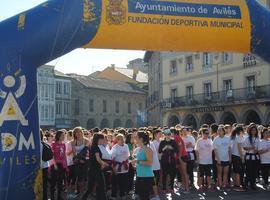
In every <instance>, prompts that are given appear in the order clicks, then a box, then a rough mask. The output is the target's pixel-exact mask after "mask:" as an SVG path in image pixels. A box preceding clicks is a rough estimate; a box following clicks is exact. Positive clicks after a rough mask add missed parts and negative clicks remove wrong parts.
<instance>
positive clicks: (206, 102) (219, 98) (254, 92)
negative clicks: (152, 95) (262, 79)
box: [160, 85, 270, 108]
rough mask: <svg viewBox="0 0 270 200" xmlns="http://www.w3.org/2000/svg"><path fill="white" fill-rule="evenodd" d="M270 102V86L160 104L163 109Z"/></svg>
mask: <svg viewBox="0 0 270 200" xmlns="http://www.w3.org/2000/svg"><path fill="white" fill-rule="evenodd" d="M258 100H261V101H264V100H269V101H270V85H265V86H258V87H252V88H242V89H234V90H227V91H219V92H212V93H209V94H207V95H205V94H196V95H193V96H192V97H191V96H189V97H187V96H182V97H176V98H168V99H164V100H163V101H162V102H161V103H160V107H161V108H177V107H193V106H210V105H220V104H235V103H244V102H250V101H258Z"/></svg>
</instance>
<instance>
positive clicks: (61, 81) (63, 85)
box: [55, 70, 72, 129]
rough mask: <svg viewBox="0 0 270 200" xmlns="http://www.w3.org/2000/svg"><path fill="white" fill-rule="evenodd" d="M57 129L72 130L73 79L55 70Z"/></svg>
mask: <svg viewBox="0 0 270 200" xmlns="http://www.w3.org/2000/svg"><path fill="white" fill-rule="evenodd" d="M55 128H57V129H61V128H65V129H70V128H72V120H71V79H70V77H69V76H67V75H65V74H63V73H61V72H58V71H56V70H55Z"/></svg>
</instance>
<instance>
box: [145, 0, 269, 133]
mask: <svg viewBox="0 0 270 200" xmlns="http://www.w3.org/2000/svg"><path fill="white" fill-rule="evenodd" d="M259 2H261V3H262V4H263V5H266V7H267V8H269V5H270V1H269V0H259ZM145 62H147V63H148V64H149V85H148V87H149V92H148V98H147V112H148V120H149V121H148V122H149V124H150V125H157V124H158V125H169V126H171V125H175V124H177V123H182V124H184V125H190V126H193V127H194V128H198V127H199V126H200V125H201V124H204V123H207V124H211V123H214V122H216V123H234V122H239V123H245V124H247V123H249V122H256V123H262V124H270V107H269V105H270V81H269V80H270V65H269V64H268V63H266V62H264V61H263V60H261V59H260V58H258V57H256V56H254V55H251V54H246V55H243V54H232V53H226V52H223V53H208V52H205V53H177V52H146V54H145Z"/></svg>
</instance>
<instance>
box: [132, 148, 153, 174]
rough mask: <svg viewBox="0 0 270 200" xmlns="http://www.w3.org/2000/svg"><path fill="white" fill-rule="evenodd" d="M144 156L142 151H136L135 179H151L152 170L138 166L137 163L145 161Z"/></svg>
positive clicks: (150, 167)
mask: <svg viewBox="0 0 270 200" xmlns="http://www.w3.org/2000/svg"><path fill="white" fill-rule="evenodd" d="M146 160H147V158H146V154H145V152H144V150H143V149H140V150H138V153H137V166H136V173H137V177H153V176H154V173H153V169H152V166H146V165H141V164H139V161H146Z"/></svg>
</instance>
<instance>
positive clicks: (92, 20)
mask: <svg viewBox="0 0 270 200" xmlns="http://www.w3.org/2000/svg"><path fill="white" fill-rule="evenodd" d="M269 34H270V13H269V11H268V10H267V9H266V8H264V7H263V6H261V5H260V4H259V3H258V2H257V1H255V0H50V1H47V2H45V3H42V4H41V5H39V6H37V7H35V8H33V9H31V10H28V11H26V12H23V13H20V14H18V15H16V16H14V17H11V18H9V19H7V20H5V21H2V22H0V137H1V140H0V199H1V200H15V199H27V200H31V199H39V198H40V195H41V192H40V183H41V177H40V170H39V165H40V145H39V144H40V141H39V140H40V139H39V124H38V106H37V81H36V72H37V67H38V66H41V65H42V64H45V63H47V62H49V61H50V60H53V59H55V58H57V57H59V56H61V55H64V54H66V53H68V52H70V51H71V50H73V49H75V48H80V47H83V48H112V49H141V50H166V51H208V52H214V51H229V52H242V53H247V52H252V53H255V54H257V55H259V56H260V57H262V58H263V59H265V60H266V61H270V38H269ZM89 59H91V58H89Z"/></svg>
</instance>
